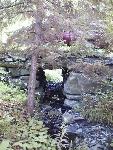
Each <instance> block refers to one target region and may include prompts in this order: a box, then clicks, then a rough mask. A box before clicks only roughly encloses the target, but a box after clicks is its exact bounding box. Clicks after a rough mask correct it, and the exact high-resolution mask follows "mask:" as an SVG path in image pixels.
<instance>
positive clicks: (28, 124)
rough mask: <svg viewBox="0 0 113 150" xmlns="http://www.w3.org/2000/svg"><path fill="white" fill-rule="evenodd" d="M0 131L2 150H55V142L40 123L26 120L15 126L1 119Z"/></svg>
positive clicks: (18, 121)
mask: <svg viewBox="0 0 113 150" xmlns="http://www.w3.org/2000/svg"><path fill="white" fill-rule="evenodd" d="M3 125H5V126H3ZM0 129H1V131H2V133H1V135H3V138H2V142H1V143H0V148H1V147H3V149H4V150H9V149H11V150H17V149H18V150H56V145H55V141H54V140H53V139H51V138H50V136H49V135H48V134H47V128H45V127H44V125H43V123H42V121H38V120H35V119H34V118H28V120H23V121H22V120H21V121H20V120H17V121H16V124H15V123H14V122H12V119H11V120H10V119H9V121H7V119H6V118H2V119H1V120H0Z"/></svg>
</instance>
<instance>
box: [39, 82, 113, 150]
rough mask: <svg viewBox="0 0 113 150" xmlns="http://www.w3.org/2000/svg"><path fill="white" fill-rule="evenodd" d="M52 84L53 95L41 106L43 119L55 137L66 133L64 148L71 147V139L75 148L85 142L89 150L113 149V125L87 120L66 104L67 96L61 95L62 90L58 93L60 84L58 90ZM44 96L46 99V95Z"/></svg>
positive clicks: (76, 102)
mask: <svg viewBox="0 0 113 150" xmlns="http://www.w3.org/2000/svg"><path fill="white" fill-rule="evenodd" d="M57 85H58V84H57ZM52 86H53V85H50V86H49V90H50V94H52V96H50V95H49V97H47V99H48V103H47V102H46V103H43V104H41V106H40V107H41V113H42V114H43V115H42V116H43V117H42V119H43V122H44V124H45V126H46V127H48V128H49V133H50V135H51V136H52V137H53V138H57V136H58V134H59V133H60V134H64V137H63V138H64V139H65V142H64V143H62V145H63V144H64V146H65V145H66V147H65V148H63V150H68V149H69V145H70V142H71V141H72V147H73V150H75V148H77V147H79V146H80V145H83V144H85V145H87V146H88V150H113V148H112V147H111V146H110V143H111V141H112V139H113V127H110V126H108V125H103V124H99V123H91V122H89V121H88V120H86V119H85V118H84V117H83V116H82V115H81V114H80V112H77V111H76V109H73V108H72V107H70V106H68V105H67V106H66V104H65V100H66V97H65V96H64V97H60V96H62V94H61V92H60V95H58V86H56V87H57V88H56V91H57V92H55V89H54V88H52ZM59 87H60V86H59ZM51 89H52V90H51ZM53 89H54V90H53ZM51 91H52V92H51ZM44 98H45V99H46V97H44ZM78 103H79V101H77V99H75V105H78ZM62 126H63V133H62V129H61V128H62ZM81 150H83V149H81Z"/></svg>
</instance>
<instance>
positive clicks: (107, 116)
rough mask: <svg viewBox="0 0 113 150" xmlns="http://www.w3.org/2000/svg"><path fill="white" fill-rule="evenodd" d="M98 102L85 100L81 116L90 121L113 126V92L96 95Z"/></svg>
mask: <svg viewBox="0 0 113 150" xmlns="http://www.w3.org/2000/svg"><path fill="white" fill-rule="evenodd" d="M97 98H98V100H97V101H96V102H94V99H91V98H90V97H89V98H88V97H87V98H86V99H85V102H84V107H83V108H82V113H83V115H84V116H85V117H86V118H87V119H89V120H90V121H94V122H100V123H107V124H113V92H108V93H106V94H105V93H103V94H102V93H101V95H97Z"/></svg>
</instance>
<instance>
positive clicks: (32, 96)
mask: <svg viewBox="0 0 113 150" xmlns="http://www.w3.org/2000/svg"><path fill="white" fill-rule="evenodd" d="M36 70H37V54H36V53H33V54H32V60H31V70H30V77H29V85H28V100H27V109H28V113H29V114H30V115H33V111H34V100H35V83H36Z"/></svg>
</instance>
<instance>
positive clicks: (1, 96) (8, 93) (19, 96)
mask: <svg viewBox="0 0 113 150" xmlns="http://www.w3.org/2000/svg"><path fill="white" fill-rule="evenodd" d="M0 100H4V101H12V102H13V101H18V102H24V101H25V100H26V94H25V93H24V91H23V90H20V89H19V87H15V88H14V87H13V86H12V85H8V84H6V83H4V82H0Z"/></svg>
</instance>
